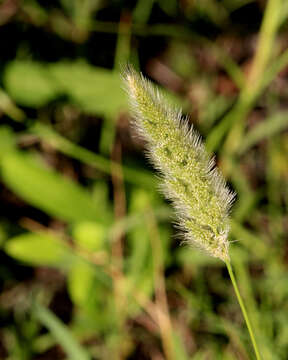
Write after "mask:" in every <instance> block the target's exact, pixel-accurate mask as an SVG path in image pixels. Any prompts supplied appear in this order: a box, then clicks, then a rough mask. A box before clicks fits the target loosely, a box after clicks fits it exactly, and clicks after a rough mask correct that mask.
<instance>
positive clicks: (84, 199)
mask: <svg viewBox="0 0 288 360" xmlns="http://www.w3.org/2000/svg"><path fill="white" fill-rule="evenodd" d="M287 15H288V6H287V2H286V1H284V0H269V1H260V0H237V1H236V0H225V1H216V0H205V1H204V0H201V1H200V0H199V1H192V0H191V1H189V0H188V1H176V0H165V1H164V0H161V1H160V0H149V1H148V0H137V1H133V2H130V1H129V2H127V1H124V0H119V1H103V0H69V1H68V0H59V1H57V0H53V1H49V2H45V1H36V0H23V1H15V0H3V1H2V2H0V36H1V39H2V40H3V41H2V47H1V55H0V69H1V71H0V78H1V89H0V116H1V117H0V181H1V188H0V198H1V216H0V245H1V252H0V256H1V262H0V279H1V285H2V291H1V294H0V308H1V310H0V320H1V321H0V322H1V328H0V335H1V336H0V358H1V359H9V360H28V359H35V360H40V359H41V360H43V359H45V360H46V359H56V360H57V359H65V358H69V359H70V358H71V359H77V360H82V359H83V360H84V359H85V360H86V359H101V360H102V359H103V360H105V359H168V360H174V359H176V360H178V359H179V360H182V359H184V360H186V359H187V360H188V359H193V360H199V359H201V360H210V359H213V360H214V359H221V360H228V359H241V360H247V359H251V358H252V357H251V356H252V355H251V354H252V349H251V347H250V344H249V341H248V338H247V333H246V330H245V328H244V324H243V320H242V317H241V314H240V312H239V311H240V310H239V308H238V305H237V303H236V299H235V297H234V294H233V289H232V287H231V285H230V283H229V280H228V276H227V273H226V271H225V269H224V267H223V264H222V263H221V262H220V261H217V260H215V259H211V258H210V257H207V256H206V255H204V254H202V253H200V252H198V251H197V250H195V249H189V248H187V247H185V246H180V243H181V239H179V237H178V236H177V229H174V228H173V227H172V225H171V223H172V222H173V212H172V210H171V208H170V206H169V204H167V203H165V202H164V200H163V199H162V197H161V195H159V194H158V190H157V179H156V178H155V177H154V175H153V172H152V171H151V168H149V166H148V164H147V162H146V161H145V159H144V156H143V155H142V150H143V148H144V147H143V143H142V141H141V140H140V139H138V138H135V136H134V131H133V129H131V128H130V127H129V120H130V119H129V114H128V113H127V100H126V95H125V93H124V91H123V89H122V83H121V76H120V73H119V70H120V69H121V67H122V66H124V65H125V63H126V62H127V61H129V62H131V63H133V64H134V66H135V67H136V68H137V67H138V69H139V70H141V71H142V72H143V73H144V74H145V75H146V76H148V77H149V78H150V79H151V80H153V81H155V82H156V83H158V84H159V86H161V87H162V88H163V89H164V91H165V92H166V93H167V96H168V97H169V98H170V99H171V102H174V103H175V104H176V103H177V104H179V103H181V104H182V105H183V107H184V111H185V112H187V114H189V115H190V119H191V123H193V125H194V126H195V127H196V128H197V129H198V130H199V132H200V133H201V134H202V135H203V137H204V139H205V140H206V143H207V148H208V150H209V151H213V152H216V155H217V165H218V166H219V167H220V168H221V170H222V171H223V172H224V174H225V177H226V178H227V180H228V182H229V183H230V185H231V187H232V188H233V189H234V190H236V192H237V193H238V196H237V201H236V204H235V206H234V209H233V211H232V214H231V217H232V220H231V224H232V226H231V227H232V229H231V236H230V240H232V241H233V243H231V257H232V261H233V263H234V265H235V272H236V276H237V278H238V280H239V283H240V284H241V292H242V294H243V297H244V299H245V302H246V303H247V306H248V308H249V311H250V315H251V318H252V323H253V327H254V329H255V333H256V337H257V341H258V343H259V347H260V349H261V352H262V354H263V359H265V360H266V359H273V360H278V359H283V360H285V359H287V354H288V325H287V324H288V321H287V319H288V308H287V296H288V294H287V289H288V270H287V269H288V268H287V249H288V247H287V240H288V239H287V233H288V232H287V224H288V219H287V204H288V186H287V185H288V175H287V174H288V162H287V158H288V145H287V144H288V135H287V129H288V111H287V100H288V95H287V85H288V84H287V82H288V80H287V65H288V52H287V40H286V39H287V31H288V28H287ZM261 24H262V25H261ZM207 206H209V204H207ZM234 241H235V242H234Z"/></svg>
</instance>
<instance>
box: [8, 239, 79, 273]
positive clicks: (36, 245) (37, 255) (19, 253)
mask: <svg viewBox="0 0 288 360" xmlns="http://www.w3.org/2000/svg"><path fill="white" fill-rule="evenodd" d="M5 251H6V253H7V254H8V255H10V256H12V257H13V258H14V259H17V260H20V261H23V262H26V263H28V264H30V265H34V266H37V265H41V266H57V267H61V268H63V267H65V265H67V264H69V265H70V264H71V260H72V259H73V256H72V253H71V251H70V250H69V247H68V246H66V244H65V243H64V242H62V241H61V239H59V238H57V237H56V236H53V235H51V234H45V233H38V234H37V233H26V234H22V235H18V236H15V237H13V238H11V239H9V240H8V241H7V242H6V244H5Z"/></svg>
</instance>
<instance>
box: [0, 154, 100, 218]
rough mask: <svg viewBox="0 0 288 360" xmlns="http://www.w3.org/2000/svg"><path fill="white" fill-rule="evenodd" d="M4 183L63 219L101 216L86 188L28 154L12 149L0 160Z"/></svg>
mask: <svg viewBox="0 0 288 360" xmlns="http://www.w3.org/2000/svg"><path fill="white" fill-rule="evenodd" d="M1 168H2V177H3V181H4V183H5V184H6V185H7V186H8V187H9V188H10V189H12V190H13V191H14V192H15V193H16V194H17V195H19V196H20V197H22V198H23V199H24V200H26V201H27V202H28V203H29V204H31V205H33V206H35V207H37V208H39V209H41V210H43V211H45V212H47V213H48V214H50V215H51V216H55V217H58V218H60V219H62V220H64V221H75V222H78V221H82V220H83V221H84V220H88V221H89V220H90V221H95V220H98V221H99V220H103V221H105V214H103V213H102V212H101V209H99V204H95V203H94V202H93V200H92V198H91V195H90V194H89V192H88V191H86V190H85V189H84V188H82V187H81V186H80V185H78V184H77V183H75V182H73V181H71V180H70V179H68V178H65V177H64V176H62V175H60V174H58V173H57V172H56V171H53V170H50V169H47V168H45V167H44V166H43V164H41V162H40V161H36V158H35V156H33V155H32V154H29V153H28V154H24V153H21V152H20V151H19V152H14V153H11V154H8V155H7V156H5V157H4V158H3V160H2V162H1Z"/></svg>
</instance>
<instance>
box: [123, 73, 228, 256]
mask: <svg viewBox="0 0 288 360" xmlns="http://www.w3.org/2000/svg"><path fill="white" fill-rule="evenodd" d="M124 79H125V83H126V88H127V92H128V94H129V98H130V104H131V109H132V112H133V115H134V119H135V120H134V124H135V126H136V128H137V130H138V132H139V134H140V135H141V136H142V137H143V138H144V139H145V140H146V141H147V146H148V154H149V157H150V159H151V160H152V162H153V163H154V165H155V167H156V168H157V169H158V170H159V171H160V173H161V178H162V188H163V192H164V194H165V195H166V197H167V198H168V199H170V200H171V201H172V202H173V204H174V207H175V209H176V211H177V218H178V226H179V228H180V229H181V230H182V231H183V233H184V239H185V242H187V243H188V244H193V245H196V246H197V247H199V248H200V249H203V250H205V251H206V252H207V253H208V254H210V255H212V256H214V257H216V258H219V259H221V260H223V261H225V262H226V261H227V260H229V255H228V247H229V242H228V239H227V237H228V232H229V210H230V207H231V204H232V202H233V198H234V194H233V193H232V192H231V191H230V190H229V189H228V187H227V186H226V183H225V180H224V178H223V176H222V175H221V174H220V172H219V171H218V169H217V168H216V167H215V161H214V159H213V158H210V157H209V155H208V153H207V152H206V150H205V148H204V146H203V144H202V141H201V138H200V136H199V134H198V133H197V132H196V131H195V130H194V129H193V127H190V126H189V124H188V120H187V119H185V118H183V116H182V113H181V111H180V110H176V109H174V108H173V107H171V105H170V104H169V103H168V102H167V101H166V99H164V97H163V96H162V95H161V94H160V92H159V91H158V90H157V89H156V88H155V87H154V86H153V85H152V84H151V83H150V82H149V81H148V80H146V79H145V78H144V77H143V76H142V75H139V74H138V73H137V72H136V71H135V70H133V69H132V68H131V67H128V69H127V70H126V71H125V73H124Z"/></svg>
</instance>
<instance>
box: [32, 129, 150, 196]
mask: <svg viewBox="0 0 288 360" xmlns="http://www.w3.org/2000/svg"><path fill="white" fill-rule="evenodd" d="M30 132H31V133H33V134H36V135H38V136H39V137H40V138H41V139H43V140H44V141H46V142H48V143H49V144H50V145H51V146H53V147H54V148H56V149H57V150H59V151H61V152H62V153H63V154H66V155H68V156H71V157H72V158H74V159H77V160H80V161H82V162H83V163H85V164H87V165H90V166H93V167H96V168H97V169H99V170H101V171H103V172H105V173H107V174H111V165H112V164H113V168H114V171H117V169H118V171H120V170H121V169H120V165H119V164H116V163H113V162H112V161H110V160H109V159H107V158H105V157H104V156H101V155H98V154H95V153H93V152H91V151H89V150H87V149H85V148H83V147H81V146H79V145H76V144H74V143H73V142H71V141H69V140H68V139H65V138H64V137H63V136H61V135H59V134H58V133H56V132H55V131H54V130H53V129H51V128H49V127H48V126H45V125H42V124H36V125H35V126H33V127H32V128H30ZM122 169H123V171H124V178H125V180H127V181H129V182H130V183H132V184H135V185H138V186H143V187H147V188H150V189H152V188H155V186H156V179H155V177H154V176H153V175H152V174H150V173H148V171H144V170H143V169H141V171H140V170H139V171H138V170H137V169H132V168H129V167H128V166H122Z"/></svg>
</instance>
